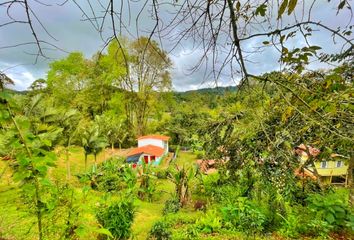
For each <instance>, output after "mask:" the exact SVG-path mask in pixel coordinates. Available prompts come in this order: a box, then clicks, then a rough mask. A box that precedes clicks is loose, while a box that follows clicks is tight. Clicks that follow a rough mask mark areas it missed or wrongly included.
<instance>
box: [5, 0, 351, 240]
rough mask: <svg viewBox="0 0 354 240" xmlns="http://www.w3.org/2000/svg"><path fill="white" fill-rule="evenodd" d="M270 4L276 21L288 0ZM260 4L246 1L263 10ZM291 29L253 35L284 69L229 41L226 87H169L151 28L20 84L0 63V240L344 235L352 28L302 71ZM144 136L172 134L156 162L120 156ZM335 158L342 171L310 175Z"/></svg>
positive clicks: (305, 58)
mask: <svg viewBox="0 0 354 240" xmlns="http://www.w3.org/2000/svg"><path fill="white" fill-rule="evenodd" d="M10 2H11V1H10ZM206 2H208V4H214V2H218V1H206ZM281 2H282V3H281V4H280V8H279V11H278V19H279V18H281V17H282V16H283V15H284V14H285V13H286V12H288V15H290V14H291V13H292V12H293V11H294V8H295V7H296V4H297V1H293V0H289V1H281ZM24 3H27V1H24ZM234 3H235V4H234ZM266 3H267V1H265V3H262V4H259V5H257V6H256V7H254V8H251V7H250V8H246V9H245V11H246V12H249V11H253V12H252V17H254V16H260V17H264V16H266V15H267V14H266V12H267V6H268V5H266ZM111 4H112V5H113V2H112V3H111ZM224 4H225V6H224V7H226V5H228V7H229V8H230V14H229V15H230V16H229V17H230V19H231V20H230V21H231V22H235V21H236V20H235V18H245V19H246V20H247V21H248V20H249V19H247V18H246V17H247V16H246V17H245V16H244V15H242V14H241V13H242V10H240V9H241V1H231V0H229V1H224ZM234 5H235V9H234V7H233V6H234ZM245 5H246V4H245ZM347 5H348V6H350V5H349V3H347V1H341V2H340V3H339V6H338V11H339V10H340V9H343V8H344V6H347ZM224 9H225V8H224ZM235 12H236V13H238V14H239V15H237V16H236V15H235ZM208 13H210V12H208ZM111 14H113V12H111ZM181 14H182V13H181ZM269 14H270V13H269ZM210 17H211V16H210ZM307 24H310V23H307ZM311 24H313V23H311ZM319 24H320V23H317V25H318V26H320V25H319ZM315 25H316V24H315ZM301 26H303V25H301ZM301 26H297V27H301ZM230 27H231V28H232V32H233V33H234V35H236V37H237V34H238V31H237V27H238V26H237V25H235V24H234V25H232V26H230ZM235 28H236V29H235ZM292 28H293V27H291V28H289V29H286V30H282V31H280V30H277V31H276V32H271V33H268V34H262V36H267V37H270V36H272V37H274V36H277V37H279V41H280V42H279V44H278V43H274V45H279V46H278V47H279V49H278V50H279V51H280V55H281V57H280V60H281V62H282V63H283V64H284V65H285V66H286V68H284V69H283V70H282V71H277V72H269V73H265V74H262V75H257V76H255V75H252V74H249V73H247V71H246V70H247V69H246V67H245V65H244V63H243V61H241V59H242V54H241V46H240V41H241V40H242V39H241V40H240V39H238V38H236V39H234V40H233V41H232V42H233V43H232V44H233V46H235V47H236V48H235V49H236V52H235V53H234V54H233V56H237V55H238V56H239V58H240V65H241V70H242V71H241V72H242V74H243V75H242V76H243V78H242V79H241V83H242V84H240V85H239V86H237V87H230V88H218V89H216V90H205V89H204V90H200V91H190V92H184V93H182V92H180V93H176V92H173V91H172V82H171V69H172V61H171V59H170V58H169V54H168V53H167V52H166V51H164V50H162V49H160V47H159V44H158V42H156V41H153V40H152V39H151V38H150V37H139V38H137V39H135V40H130V39H127V38H123V37H120V38H118V37H117V36H115V38H113V39H112V40H111V41H110V42H109V44H108V45H107V50H106V51H103V52H100V53H97V54H95V55H94V56H93V57H91V58H86V57H85V56H84V54H83V53H79V52H73V53H70V54H68V56H67V57H65V58H63V59H60V60H56V61H53V62H52V63H51V64H50V69H49V71H48V74H47V78H46V79H38V80H37V81H35V82H34V83H33V84H32V86H31V87H30V90H29V91H28V92H26V93H23V94H19V93H17V92H14V91H11V90H9V89H8V87H9V86H11V85H12V84H13V83H14V82H13V81H12V80H11V79H10V78H8V77H7V76H6V75H5V74H2V73H1V75H0V157H1V161H0V239H39V240H44V239H53V240H54V239H146V238H148V239H157V240H159V239H266V238H267V239H279V238H284V239H302V238H305V239H326V238H328V239H330V238H332V239H337V238H339V239H353V238H354V210H353V209H354V208H353V204H354V197H353V191H354V190H353V165H354V160H353V156H354V150H353V144H354V142H353V139H354V131H353V129H354V117H353V116H354V107H353V106H354V104H353V103H354V82H353V72H354V71H353V70H354V67H353V66H354V65H353V51H352V50H353V44H352V42H351V41H350V40H348V39H346V37H345V36H347V35H350V34H351V32H348V31H344V30H343V31H340V30H339V29H338V31H335V32H333V34H334V35H336V36H339V37H341V38H342V39H344V40H345V42H346V44H349V45H350V46H351V47H350V48H349V50H347V51H346V52H345V54H337V55H330V54H325V55H322V57H321V58H320V59H321V60H322V61H325V60H326V61H327V62H328V61H330V62H331V64H332V65H334V66H332V67H331V68H329V69H326V70H314V71H305V66H306V65H307V64H308V63H309V58H311V57H312V56H316V57H318V56H317V51H318V50H320V48H319V47H318V46H311V45H310V44H309V42H308V41H306V44H307V45H308V46H306V47H302V48H295V49H290V48H287V47H286V46H285V42H284V41H285V39H288V38H292V36H293V35H295V34H296V32H288V31H290V30H291V29H292ZM114 31H115V30H114ZM228 31H229V30H228ZM303 31H306V32H307V33H306V34H304V32H303ZM313 31H314V30H312V29H311V28H309V27H308V26H307V25H305V27H304V29H302V28H300V32H301V33H303V34H304V35H305V38H306V36H307V35H308V34H310V35H311V34H312V33H313ZM213 34H215V35H213V36H215V37H216V36H217V33H213ZM278 35H279V36H278ZM243 40H244V39H243ZM269 44H270V42H268V41H265V42H263V45H269ZM236 53H237V54H236ZM240 54H241V55H240ZM214 67H215V66H214ZM219 90H220V91H219ZM155 133H158V134H164V135H168V136H170V137H171V140H170V142H169V146H170V150H171V153H170V154H169V155H166V156H164V157H163V159H162V163H161V164H160V165H158V166H155V165H154V164H145V163H144V162H142V163H141V164H140V163H139V164H134V165H130V164H127V163H126V158H125V157H126V156H127V153H128V152H129V151H130V150H129V148H131V147H135V146H136V143H137V142H136V139H137V137H139V136H141V135H144V134H155ZM337 158H338V159H340V160H339V161H336V167H335V168H342V167H344V168H345V169H346V172H345V173H344V174H341V176H336V175H333V171H334V170H333V169H330V171H329V173H327V174H325V175H323V176H321V175H320V174H319V172H318V169H319V168H320V167H318V165H319V164H320V163H324V165H323V166H324V167H321V168H326V162H328V161H332V160H333V159H337ZM197 160H198V161H197ZM333 161H334V160H333ZM197 163H198V164H199V165H197ZM204 163H205V164H204ZM203 164H204V165H203ZM210 170H211V171H210ZM74 176H75V177H74ZM343 176H344V177H343ZM332 178H333V179H332ZM335 178H338V179H339V180H340V181H339V184H338V185H335V186H333V185H330V184H329V183H330V182H331V181H332V180H338V179H335Z"/></svg>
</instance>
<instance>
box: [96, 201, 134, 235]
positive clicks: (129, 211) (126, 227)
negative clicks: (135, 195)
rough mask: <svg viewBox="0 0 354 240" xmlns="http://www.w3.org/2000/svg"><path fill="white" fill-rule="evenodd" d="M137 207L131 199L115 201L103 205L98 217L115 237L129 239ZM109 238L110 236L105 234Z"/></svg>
mask: <svg viewBox="0 0 354 240" xmlns="http://www.w3.org/2000/svg"><path fill="white" fill-rule="evenodd" d="M134 215H135V207H134V205H133V202H132V201H131V200H129V199H125V200H120V201H115V202H113V203H111V204H110V205H108V206H104V207H101V208H100V209H99V210H98V211H97V213H96V217H97V220H98V222H99V223H100V224H101V225H102V226H103V227H104V228H105V229H107V230H108V231H109V232H110V233H111V234H112V236H113V237H114V239H128V238H129V237H130V236H131V225H132V223H133V220H134ZM104 238H105V239H108V238H109V237H108V236H106V235H105V236H104Z"/></svg>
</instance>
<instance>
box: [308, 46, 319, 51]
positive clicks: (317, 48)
mask: <svg viewBox="0 0 354 240" xmlns="http://www.w3.org/2000/svg"><path fill="white" fill-rule="evenodd" d="M309 49H311V50H315V51H317V50H320V49H322V48H321V47H320V46H310V47H309Z"/></svg>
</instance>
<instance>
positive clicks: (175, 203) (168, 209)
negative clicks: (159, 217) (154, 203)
mask: <svg viewBox="0 0 354 240" xmlns="http://www.w3.org/2000/svg"><path fill="white" fill-rule="evenodd" d="M180 208H181V204H180V202H179V200H178V198H176V197H174V198H171V199H168V200H167V201H166V202H165V206H164V208H163V214H164V215H166V214H169V213H176V212H178V210H179V209H180Z"/></svg>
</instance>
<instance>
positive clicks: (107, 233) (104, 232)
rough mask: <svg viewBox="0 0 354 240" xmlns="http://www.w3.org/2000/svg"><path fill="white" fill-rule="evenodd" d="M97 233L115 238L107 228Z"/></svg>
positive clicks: (98, 230)
mask: <svg viewBox="0 0 354 240" xmlns="http://www.w3.org/2000/svg"><path fill="white" fill-rule="evenodd" d="M95 232H96V233H100V234H104V235H107V236H109V237H111V238H113V235H112V233H111V232H110V231H109V230H108V229H106V228H100V229H97V230H95Z"/></svg>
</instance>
